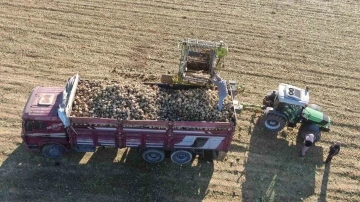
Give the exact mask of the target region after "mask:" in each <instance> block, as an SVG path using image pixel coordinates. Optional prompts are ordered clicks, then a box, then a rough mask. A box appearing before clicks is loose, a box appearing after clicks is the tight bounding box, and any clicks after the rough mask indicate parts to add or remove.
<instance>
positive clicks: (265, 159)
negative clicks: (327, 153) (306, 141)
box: [242, 117, 323, 202]
mask: <svg viewBox="0 0 360 202" xmlns="http://www.w3.org/2000/svg"><path fill="white" fill-rule="evenodd" d="M249 128H251V129H249V132H250V135H251V138H250V143H249V154H248V159H247V161H246V163H245V170H244V173H245V179H246V181H245V182H244V183H243V184H242V197H243V198H242V201H244V202H245V201H251V202H257V201H292V202H296V201H303V200H304V199H306V198H308V197H310V196H312V195H313V194H314V191H315V172H316V169H318V167H321V166H322V157H323V149H322V147H319V146H312V148H310V149H309V150H308V151H307V153H306V156H305V157H300V156H299V151H300V147H301V144H302V140H301V139H300V138H299V137H297V130H295V129H294V131H293V132H285V131H283V132H280V133H279V134H269V133H266V132H265V131H264V130H263V129H262V127H261V117H259V118H258V120H257V121H256V122H254V121H250V127H249ZM295 131H296V134H295Z"/></svg>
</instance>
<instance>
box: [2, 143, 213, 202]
mask: <svg viewBox="0 0 360 202" xmlns="http://www.w3.org/2000/svg"><path fill="white" fill-rule="evenodd" d="M213 172H214V164H213V162H212V161H211V160H207V159H199V158H196V159H195V160H194V161H193V162H192V163H191V164H189V165H184V166H179V165H176V164H174V163H172V162H171V161H170V160H169V159H166V160H165V161H164V162H162V163H159V164H148V163H146V162H145V161H144V160H143V159H142V157H141V152H138V151H136V150H135V149H130V148H127V149H114V148H101V147H100V148H98V149H97V151H96V152H94V153H90V152H88V153H77V152H71V153H69V154H67V155H65V156H64V157H63V158H62V159H60V160H51V159H46V158H45V157H43V156H42V155H41V154H39V153H36V152H35V153H32V152H28V151H27V150H26V149H25V147H24V145H22V144H21V145H19V146H18V147H17V148H16V149H15V150H14V151H13V152H12V153H11V154H10V155H9V156H8V157H7V159H6V160H5V161H4V162H3V163H2V164H1V165H0V175H1V177H0V201H39V202H40V201H54V200H56V201H86V202H87V201H100V200H106V201H189V200H191V201H202V200H203V199H204V197H205V196H206V195H207V194H208V193H206V190H207V188H208V186H209V182H210V179H211V178H212V175H213Z"/></svg>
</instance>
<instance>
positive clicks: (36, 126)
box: [25, 121, 46, 131]
mask: <svg viewBox="0 0 360 202" xmlns="http://www.w3.org/2000/svg"><path fill="white" fill-rule="evenodd" d="M25 130H26V131H32V130H46V124H45V122H43V121H27V122H26V124H25Z"/></svg>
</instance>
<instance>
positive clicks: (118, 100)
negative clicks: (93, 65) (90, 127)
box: [71, 80, 234, 122]
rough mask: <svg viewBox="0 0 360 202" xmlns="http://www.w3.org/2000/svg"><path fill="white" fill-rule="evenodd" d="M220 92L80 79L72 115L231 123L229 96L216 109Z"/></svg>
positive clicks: (231, 113)
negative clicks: (219, 109)
mask: <svg viewBox="0 0 360 202" xmlns="http://www.w3.org/2000/svg"><path fill="white" fill-rule="evenodd" d="M217 93H218V92H217V91H216V90H211V89H203V88H196V89H187V90H185V89H184V90H174V89H166V88H161V87H158V86H156V85H145V84H141V83H136V84H120V83H114V82H110V81H107V80H100V81H99V80H93V81H89V80H80V81H79V84H78V87H77V92H76V94H75V100H74V102H73V109H72V113H71V115H72V116H74V117H101V118H115V119H121V120H168V121H214V122H229V121H230V120H231V118H232V117H233V115H234V112H233V110H232V102H231V98H230V96H228V97H227V98H226V99H225V100H224V104H223V109H222V111H221V112H219V111H218V110H217V104H218V94H217Z"/></svg>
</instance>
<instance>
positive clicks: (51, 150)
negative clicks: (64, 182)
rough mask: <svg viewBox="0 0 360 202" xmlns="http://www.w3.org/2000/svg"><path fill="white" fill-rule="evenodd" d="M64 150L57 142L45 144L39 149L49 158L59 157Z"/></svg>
mask: <svg viewBox="0 0 360 202" xmlns="http://www.w3.org/2000/svg"><path fill="white" fill-rule="evenodd" d="M65 152H66V151H65V149H64V148H63V147H62V146H60V145H57V144H47V145H45V146H44V147H43V148H42V150H41V153H42V154H43V155H44V156H45V157H47V158H51V159H56V158H61V157H62V156H63V155H64V153H65Z"/></svg>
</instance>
